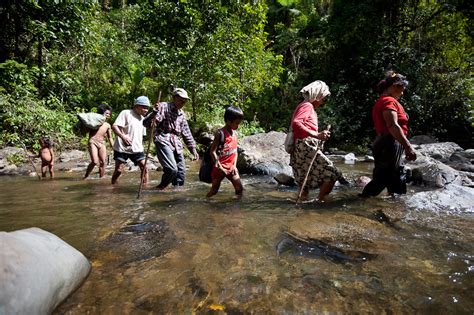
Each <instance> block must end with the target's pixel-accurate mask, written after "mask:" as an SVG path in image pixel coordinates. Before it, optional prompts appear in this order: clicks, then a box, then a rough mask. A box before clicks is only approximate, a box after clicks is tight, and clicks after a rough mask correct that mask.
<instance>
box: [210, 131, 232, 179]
mask: <svg viewBox="0 0 474 315" xmlns="http://www.w3.org/2000/svg"><path fill="white" fill-rule="evenodd" d="M221 130H222V131H223V132H224V146H223V147H222V150H221V151H220V152H219V163H220V164H221V165H222V167H223V168H224V169H225V170H226V171H227V172H231V171H233V170H234V164H235V159H236V158H237V131H235V130H233V132H232V134H233V135H231V134H230V133H229V132H228V131H227V129H225V128H222V129H221ZM217 174H218V168H217V167H215V166H214V168H213V169H212V173H211V176H212V177H216V176H217Z"/></svg>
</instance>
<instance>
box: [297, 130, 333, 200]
mask: <svg viewBox="0 0 474 315" xmlns="http://www.w3.org/2000/svg"><path fill="white" fill-rule="evenodd" d="M330 129H331V125H328V126H327V127H326V129H325V130H328V131H329V130H330ZM323 144H324V141H322V140H321V143H320V144H319V145H318V147H317V148H316V152H315V153H314V156H313V159H312V160H311V163H309V167H308V171H307V172H306V176H305V177H304V180H303V184H302V185H301V188H300V192H299V193H298V198H296V203H295V204H298V201H300V198H301V194H302V193H303V189H304V186H306V182H307V181H308V176H309V173H310V172H311V168H312V167H313V163H314V161H315V160H316V157H317V156H318V151H319V149H320V148H322V147H323Z"/></svg>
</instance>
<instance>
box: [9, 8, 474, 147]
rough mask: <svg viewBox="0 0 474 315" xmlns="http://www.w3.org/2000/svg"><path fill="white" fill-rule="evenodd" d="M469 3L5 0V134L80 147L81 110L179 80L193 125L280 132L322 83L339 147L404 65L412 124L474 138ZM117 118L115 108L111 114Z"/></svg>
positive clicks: (354, 143)
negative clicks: (240, 114) (229, 116)
mask: <svg viewBox="0 0 474 315" xmlns="http://www.w3.org/2000/svg"><path fill="white" fill-rule="evenodd" d="M472 3H473V2H472V1H469V0H406V1H401V0H370V1H369V0H267V1H263V0H251V1H242V0H221V1H218V0H214V1H204V0H174V1H171V0H102V1H98V0H81V1H78V0H4V1H2V2H1V4H0V20H1V21H2V24H3V25H2V31H1V35H0V116H1V121H0V128H1V140H0V142H1V145H2V146H6V145H20V144H26V145H27V146H29V147H34V146H35V145H36V143H37V140H38V138H39V137H40V136H41V135H47V136H49V137H51V138H52V139H53V140H54V141H55V143H56V145H59V146H62V147H77V146H78V145H80V143H81V141H80V140H81V139H80V137H78V136H77V135H76V134H75V133H74V130H73V129H74V128H73V127H74V125H75V123H76V121H77V118H76V113H78V112H89V111H95V108H96V107H97V105H99V104H102V103H106V104H108V105H110V106H112V107H113V109H114V115H117V114H118V113H119V112H120V111H121V110H122V109H125V108H130V107H131V106H132V104H133V99H134V98H135V97H137V96H139V95H147V96H148V97H149V98H150V100H151V101H152V102H155V101H156V100H157V97H158V93H159V91H161V92H162V97H161V100H163V101H165V100H166V101H168V100H170V94H171V92H172V90H173V88H175V87H182V88H185V89H186V90H187V91H188V93H189V94H190V97H191V100H190V102H188V104H187V105H186V107H185V110H186V112H187V114H188V119H189V121H190V123H191V125H192V129H193V132H195V133H198V132H199V131H200V130H204V129H206V128H208V129H210V128H212V127H213V126H216V125H218V124H222V123H223V111H224V107H225V106H227V105H229V104H234V105H237V106H240V107H241V108H242V109H243V111H244V113H245V118H246V119H245V122H244V123H243V125H242V126H241V128H240V129H241V133H242V134H252V133H257V132H264V131H270V130H277V131H286V130H287V128H288V124H289V121H290V117H291V113H292V111H293V109H294V108H295V107H296V105H297V104H298V103H299V102H300V100H301V99H300V95H299V93H298V92H299V90H300V89H301V88H302V87H303V86H304V85H306V84H308V83H310V82H312V81H314V80H323V81H325V82H326V83H327V84H328V85H329V87H330V89H331V97H330V98H329V100H328V102H327V103H326V104H325V106H324V107H322V108H321V109H320V110H318V115H319V121H320V123H321V124H322V125H326V124H331V125H332V126H333V129H332V138H331V145H332V146H337V147H339V148H345V149H352V150H357V149H358V148H359V149H360V148H364V147H365V146H366V145H367V144H368V143H370V141H371V139H372V138H373V137H374V130H373V125H372V122H371V115H370V111H371V108H372V106H373V104H374V102H375V100H376V98H377V94H376V92H375V91H374V89H373V87H374V86H375V85H376V84H377V82H378V81H379V80H380V79H382V78H383V76H384V73H385V72H386V71H388V70H394V71H396V72H399V73H402V74H404V75H406V76H407V78H408V80H409V82H410V85H409V87H408V89H407V91H406V92H405V95H404V96H403V98H402V100H401V103H402V104H403V105H404V107H405V109H406V111H407V112H408V114H409V116H410V132H411V135H419V134H429V135H433V136H435V137H437V138H438V139H439V140H441V141H455V142H457V143H458V144H460V145H461V146H464V147H470V146H472V130H473V106H474V105H473V103H472V99H473V93H474V91H473V90H474V89H473V85H474V84H473V83H474V82H473V78H472V72H473V69H472V66H473V59H472V56H473V45H472V32H473V28H472V25H473V24H472V16H473V12H474V10H473V4H472ZM114 117H115V116H114Z"/></svg>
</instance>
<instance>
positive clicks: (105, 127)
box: [84, 104, 114, 179]
mask: <svg viewBox="0 0 474 315" xmlns="http://www.w3.org/2000/svg"><path fill="white" fill-rule="evenodd" d="M97 113H99V114H103V115H104V116H105V117H106V119H108V118H109V117H110V115H111V113H112V107H110V106H108V105H105V104H102V105H99V106H98V107H97ZM105 137H107V139H108V140H109V143H110V145H111V146H113V145H114V138H113V137H112V128H111V126H110V124H109V123H108V122H104V123H103V124H102V126H100V127H99V129H97V130H90V131H89V144H88V148H89V155H90V157H91V162H90V163H89V166H87V170H86V174H85V175H84V179H86V178H87V177H89V175H90V173H91V172H92V170H93V169H94V167H95V166H96V165H99V177H100V178H102V177H103V176H104V175H105V159H106V158H107V150H106V147H105Z"/></svg>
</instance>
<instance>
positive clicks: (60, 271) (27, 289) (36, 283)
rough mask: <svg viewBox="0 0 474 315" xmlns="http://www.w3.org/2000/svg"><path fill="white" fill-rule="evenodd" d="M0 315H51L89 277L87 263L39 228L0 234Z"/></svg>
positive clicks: (71, 249) (68, 246) (73, 249)
mask: <svg viewBox="0 0 474 315" xmlns="http://www.w3.org/2000/svg"><path fill="white" fill-rule="evenodd" d="M0 244H1V250H0V283H1V290H0V313H1V314H50V313H51V312H52V311H53V310H54V309H55V308H56V306H58V305H59V304H60V303H61V302H62V301H63V300H64V299H65V298H66V297H67V296H68V295H69V294H71V293H72V292H73V291H74V290H75V289H76V288H77V287H78V286H79V285H80V284H81V283H82V281H83V280H84V278H85V277H86V276H87V275H88V273H89V270H90V268H91V267H90V264H89V261H88V260H87V259H86V257H84V255H82V254H81V253H80V252H79V251H77V250H76V249H75V248H73V247H71V246H70V245H68V244H67V243H66V242H64V241H63V240H61V239H60V238H59V237H57V236H55V235H54V234H51V233H49V232H46V231H43V230H41V229H39V228H29V229H25V230H19V231H14V232H10V233H6V232H0Z"/></svg>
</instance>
